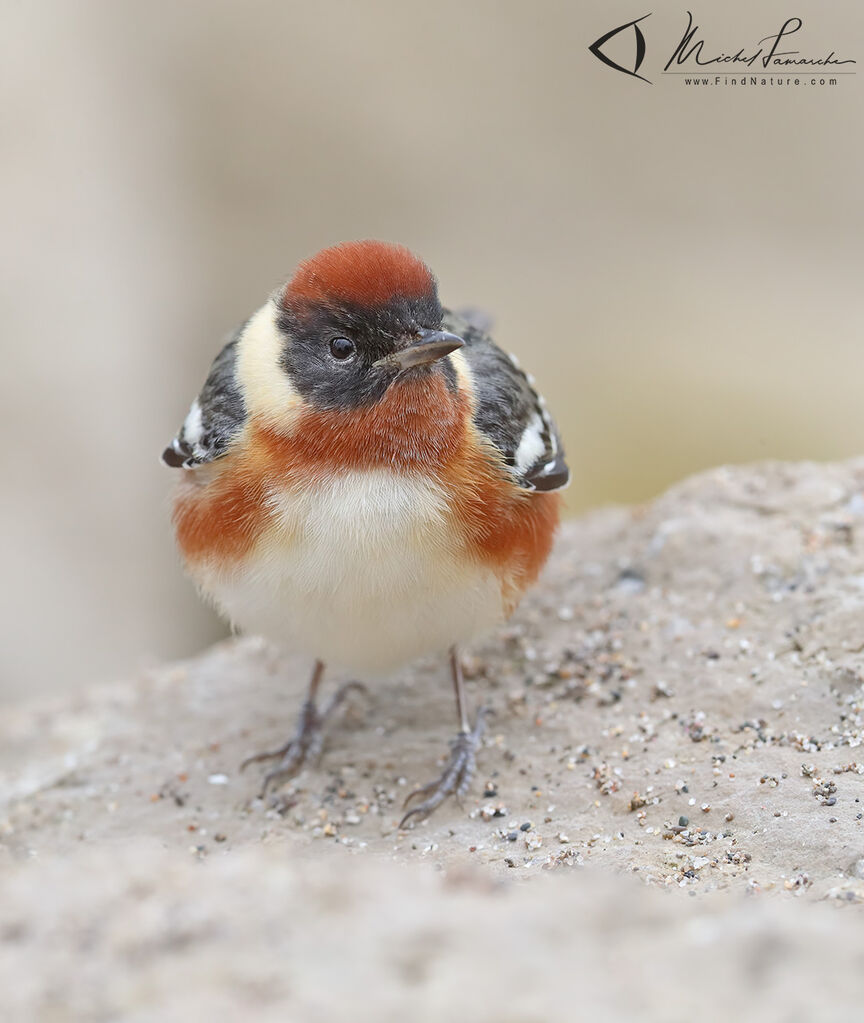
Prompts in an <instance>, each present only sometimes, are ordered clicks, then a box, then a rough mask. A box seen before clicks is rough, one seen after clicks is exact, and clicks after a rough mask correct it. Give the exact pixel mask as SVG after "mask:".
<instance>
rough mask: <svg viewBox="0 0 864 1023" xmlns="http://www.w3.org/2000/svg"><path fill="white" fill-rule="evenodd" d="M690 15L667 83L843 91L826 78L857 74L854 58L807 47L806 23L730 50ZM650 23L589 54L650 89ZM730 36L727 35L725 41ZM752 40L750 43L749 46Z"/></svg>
mask: <svg viewBox="0 0 864 1023" xmlns="http://www.w3.org/2000/svg"><path fill="white" fill-rule="evenodd" d="M686 13H687V25H686V27H685V29H684V32H683V33H682V35H681V38H680V39H679V40H678V42H677V44H675V45H674V46H673V45H670V46H669V49H668V50H667V51H666V52H667V53H670V54H671V55H670V56H669V58H668V59H667V60H666V63H665V66H663V68H662V70H661V72H660V73H661V74H662V75H663V77H664V78H665V77H666V76H672V75H680V76H683V84H684V85H745V86H748V85H749V86H750V87H751V88H752V87H753V86H763V85H779V86H784V85H786V86H808V85H811V86H813V85H816V86H821V85H839V84H840V83H839V79H838V78H837V77H826V75H832V76H836V75H854V74H855V73H856V72H855V71H854V70H853V69H854V67H855V65H856V64H857V61H856V60H855V59H854V58H852V57H846V56H842V57H840V56H838V55H837V51H836V49H834V48H832V47H831V46H825V45H824V43H823V44H822V45H821V46H820V45H819V44H818V43H817V44H815V45H814V44H811V45H810V46H808V45H807V43H806V42H805V41H804V37H805V33H804V31H803V28H804V20H803V19H802V18H786V20H785V21H784V22H783V23H782V24H781V25H780V27H779V29H775V31H773V32H772V33H770V34H769V35H761V34H760V35H757V34H756V33H755V32H754V33H752V35H751V33H750V32H747V34H746V36H745V37H744V38H745V41H744V43H743V45H741V37H740V36H739V37H738V38H737V39H736V38H735V36H734V35H733V36H732V44H731V45H730V43H729V42H728V41H725V40H724V43H721V44H720V45H717V44H713V45H712V44H711V43H709V42H708V41H707V38H706V35H705V33H704V32H703V31H702V30H701V29H700V27H699V26H698V25H697V24H696V23H695V21H694V18H693V14H692V13H691V12H690V11H687V12H686ZM650 17H651V13H650V12H649V13H648V14H643V15H642V17H641V18H635V19H634V20H633V21H628V22H627V23H626V24H624V25H619V26H618V28H613V29H612V30H611V31H609V32H606V33H604V34H603V35H602V36H600V38H599V39H598V40H596V42H593V43H592V44H591V45H590V46H589V47H588V50H589V51H590V52H591V53H593V54H594V56H595V57H596V58H597V59H598V60H599V61H601V62H602V63H603V64H605V65H606V66H607V67H610V68H612V70H613V71H620V72H621V74H624V75H629V76H630V77H631V78H638V79H639V81H640V82H645V83H646V84H648V85H651V81H650V80H649V79H648V78H646V77H645V76H644V75H640V74H639V69H640V68H641V67H642V62H643V61H644V60H645V51H646V44H645V36H644V34H643V33H642V29H641V28H640V27H639V24H640V22H643V21H644V20H645V19H646V18H650ZM769 24H770V23H769ZM766 27H768V26H766ZM715 31H717V30H715ZM763 31H764V29H763ZM728 35H729V34H728V31H727V32H724V36H725V37H726V39H727V40H728ZM742 35H743V33H742ZM748 36H749V39H750V41H747V37H748ZM793 37H794V38H793ZM628 38H629V39H631V40H632V44H631V45H632V46H633V48H634V51H635V52H634V53H633V56H632V58H631V59H629V60H628V59H625V58H624V57H622V56H621V52H622V49H623V48H624V47H625V46H626V41H627V39H628ZM799 39H800V40H801V42H799ZM612 40H617V42H616V43H615V44H613V48H612V52H613V53H615V54H616V57H614V58H613V57H611V56H610V55H609V53H608V52H606V49H605V48H607V47H608V46H609V43H610V42H611V41H612ZM622 44H623V46H622ZM805 46H807V49H804V47H805ZM660 59H661V60H662V59H663V58H662V56H661V58H660ZM841 68H842V70H839V69H841Z"/></svg>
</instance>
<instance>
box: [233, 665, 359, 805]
mask: <svg viewBox="0 0 864 1023" xmlns="http://www.w3.org/2000/svg"><path fill="white" fill-rule="evenodd" d="M351 692H357V693H363V695H364V696H367V697H368V696H369V690H368V689H367V688H366V686H364V685H363V683H362V682H346V683H345V685H344V686H340V687H339V689H337V690H336V692H335V694H334V695H333V697H332V698H331V699H330V701H329V702H328V703H327V704H326V705H325V706H324V708H323V710H319V709H318V705H317V704H316V703H315V701H314V700H306V701H305V703H304V704H303V707H302V708H301V710H300V720H299V721H298V722H297V730H296V731H295V733H294V735H293V736H292V738H291V739H289V741H288V742H286V743H285V745H284V746H280V747H279V749H275V750H269V751H267V752H265V753H256V754H255V755H254V756H251V757H247V758H246V759H245V760H244V761H243V763H242V764H241V765H240V770H241V771H245V770H246V768H247V767H248V766H249V765H250V764H256V763H259V762H261V761H264V760H276V759H277V758H281V759H280V760H279V763H278V764H277V766H276V767H275V768H274V769H273V770H272V771H269V772H268V773H267V774H265V775H264V782H263V784H262V787H261V798H262V799H263V798H264V797H265V796H266V795H267V793H268V792H269V791H270V789H272V788H273V787H274V786H275V785H281V784H282V783H283V782H286V781H288V780H289V779H290V778H293V777H294V775H295V774H297V772H298V771H299V770H300V768H301V767H302V766H303V765H304V764H317V763H318V761H319V760H320V759H321V753H322V751H323V749H324V730H325V728H326V726H327V723H328V722H329V721H330V719H331V718H332V717H333V714H334V713H335V712H336V711H337V710H338V709H339V708H340V707H341V706H342V704H343V703H344V702H345V698H346V697H347V696H348V694H349V693H351Z"/></svg>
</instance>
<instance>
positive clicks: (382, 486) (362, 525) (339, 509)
mask: <svg viewBox="0 0 864 1023" xmlns="http://www.w3.org/2000/svg"><path fill="white" fill-rule="evenodd" d="M270 505H271V508H272V515H273V518H272V523H271V526H270V528H269V529H268V531H267V533H266V534H265V536H263V537H262V539H261V540H260V541H259V543H258V545H257V546H256V549H255V551H254V553H253V554H252V555H250V556H248V557H246V558H245V559H244V561H243V563H242V566H241V567H239V568H236V569H234V570H233V571H232V572H231V574H230V575H227V574H224V573H218V574H217V573H216V572H215V571H214V570H212V569H207V568H205V567H203V566H199V567H198V568H196V569H193V574H194V575H195V577H196V579H197V581H198V582H199V585H200V586H201V588H202V589H203V590H204V592H205V593H206V594H207V595H208V596H209V597H210V598H211V599H213V600H214V601H215V603H216V605H217V606H218V607H219V608H220V609H221V610H222V612H223V613H224V614H225V615H226V616H227V617H228V618H229V619H230V620H231V622H232V623H233V624H234V625H235V626H237V627H238V628H240V629H242V630H243V631H246V632H252V633H256V634H260V635H264V636H266V637H267V638H268V639H271V640H273V641H275V642H277V643H279V644H280V645H281V646H283V647H285V648H286V649H289V650H292V651H300V652H302V653H305V654H307V655H308V656H310V657H316V658H320V659H321V660H323V661H325V662H326V663H328V664H332V665H334V666H340V667H343V668H347V669H351V670H357V671H361V670H367V671H368V670H377V671H385V670H389V669H392V668H394V667H397V666H398V665H400V664H402V663H404V662H406V661H410V660H412V659H413V658H415V657H418V656H420V655H422V654H426V653H434V652H437V651H443V650H446V648H447V647H449V646H450V645H451V644H453V643H462V642H466V641H468V640H470V639H471V638H472V637H474V636H476V635H477V634H478V633H480V632H483V631H485V630H486V629H488V628H489V627H491V626H492V625H494V624H495V623H496V622H498V621H500V620H501V618H502V617H503V606H502V600H501V585H500V582H499V580H498V579H497V578H496V576H495V575H494V573H493V572H491V571H490V570H489V569H486V568H484V567H482V566H480V565H479V564H477V563H476V562H475V561H474V560H473V559H471V558H469V557H468V556H466V555H465V554H464V553H463V552H462V550H461V546H460V544H459V542H458V539H457V538H456V537H455V536H454V535H453V528H452V525H451V520H450V513H449V509H448V505H447V501H446V496H445V494H444V493H443V491H441V489H440V488H439V487H437V486H436V485H435V484H433V483H430V482H428V481H427V480H424V479H421V478H419V477H417V476H408V475H400V474H396V473H393V472H391V471H389V470H376V471H374V472H370V471H366V472H363V473H354V472H350V473H345V474H343V475H340V476H338V477H332V478H330V479H328V480H327V481H326V482H322V483H319V484H317V485H314V486H310V487H309V488H308V489H304V490H303V491H302V492H299V493H289V492H288V491H278V492H274V493H273V494H272V495H271V498H270Z"/></svg>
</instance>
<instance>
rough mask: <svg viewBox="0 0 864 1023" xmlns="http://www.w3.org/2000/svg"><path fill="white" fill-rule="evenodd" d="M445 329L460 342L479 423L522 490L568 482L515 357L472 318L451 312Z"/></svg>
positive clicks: (546, 418)
mask: <svg viewBox="0 0 864 1023" xmlns="http://www.w3.org/2000/svg"><path fill="white" fill-rule="evenodd" d="M444 328H445V330H450V331H453V333H454V334H458V335H459V336H460V337H461V338H462V339H463V340H464V341H465V347H464V348H463V349H461V353H462V355H463V356H464V357H465V359H466V360H467V362H468V366H469V368H470V370H471V375H472V378H473V382H474V395H475V400H476V409H475V413H474V422H475V425H476V426H477V428H478V429H479V430H480V431H481V433H483V434H484V435H485V436H486V438H487V439H488V440H489V441H490V442H491V443H492V444H493V445H494V446H495V447H496V448H497V449H498V451H500V453H501V456H502V458H503V460H504V463H505V465H506V466H507V468H508V469H509V471H510V473H511V474H512V475H513V477H514V479H515V480H516V482H517V483H518V484H519V486H520V487H524V488H525V489H526V490H544V491H547V490H560V489H562V488H563V487H566V486H567V484H568V483H569V482H570V470H569V469H568V468H567V463H566V462H565V460H564V448H563V446H562V444H561V438H560V436H559V434H558V430H557V428H556V426H555V423H554V421H553V420H552V417H551V416H550V415H549V412H548V410H547V408H546V403H545V402H544V401H543V398H542V397H541V396H540V395H539V394H538V393H537V390H536V389H535V387H534V381H533V379H532V378H531V377H530V376H529V375H528V374H526V373H524V372H523V370H522V369H521V367H520V366H519V363H518V362H517V361H516V357H515V356H512V355H507V354H506V353H505V352H503V351H502V350H501V349H500V348H499V347H498V346H497V345H496V344H495V342H494V341H493V340H492V339H491V338H490V337H489V335H488V334H486V333H484V331H483V330H481V329H479V327H477V326H476V325H474V324H473V323H471V322H469V321H467V320H466V319H464V318H462V317H460V316H457V315H455V314H453V313H446V314H445V317H444Z"/></svg>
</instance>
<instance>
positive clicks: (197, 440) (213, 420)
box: [162, 324, 246, 469]
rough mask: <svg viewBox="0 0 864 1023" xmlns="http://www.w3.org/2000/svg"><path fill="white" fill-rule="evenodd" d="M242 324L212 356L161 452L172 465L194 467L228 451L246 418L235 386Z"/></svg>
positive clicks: (175, 466) (239, 394) (164, 458)
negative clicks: (182, 417)
mask: <svg viewBox="0 0 864 1023" xmlns="http://www.w3.org/2000/svg"><path fill="white" fill-rule="evenodd" d="M245 326H246V324H243V326H242V327H239V328H238V329H237V330H236V331H235V332H234V334H232V336H231V338H230V339H229V341H228V343H227V344H226V345H225V347H224V348H223V349H222V351H221V352H220V353H219V354H218V355H217V356H216V358H215V360H214V362H213V365H212V366H211V367H210V373H209V374H208V376H207V380H206V381H205V383H204V386H203V387H202V388H201V393H200V394H199V395H198V397H197V398H196V399H195V401H193V402H192V407H191V408H190V409H189V414H188V415H187V416H186V419H185V420H184V421H183V425H182V426H181V427H180V432H179V433H178V434H177V436H176V437H175V438H174V440H172V441H171V443H170V445H169V446H168V447H167V448H165V450H164V451H163V452H162V461H163V462H164V463H165V464H166V465H170V466H171V467H172V468H174V469H181V468H182V469H194V468H195V466H196V465H203V464H204V463H205V462H212V461H214V460H215V459H217V458H221V457H222V456H223V455H226V454H227V453H228V449H229V447H230V445H231V442H232V440H233V439H234V438H235V436H236V435H237V434H238V433H239V432H240V430H242V428H243V424H244V423H245V422H246V406H245V403H244V401H243V395H242V394H241V393H240V389H239V387H238V386H237V379H236V375H235V373H236V365H237V342H238V341H239V340H240V336H241V334H242V333H243V329H244V327H245Z"/></svg>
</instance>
